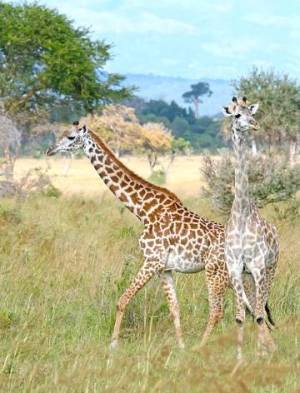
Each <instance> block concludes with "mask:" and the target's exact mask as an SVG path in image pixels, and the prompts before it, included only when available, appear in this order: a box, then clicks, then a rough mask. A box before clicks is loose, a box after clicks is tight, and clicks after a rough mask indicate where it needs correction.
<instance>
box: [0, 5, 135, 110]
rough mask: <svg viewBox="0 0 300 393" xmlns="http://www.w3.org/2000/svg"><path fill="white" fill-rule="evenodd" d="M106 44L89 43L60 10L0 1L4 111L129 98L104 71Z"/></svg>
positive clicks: (0, 93) (115, 78) (79, 106)
mask: <svg viewBox="0 0 300 393" xmlns="http://www.w3.org/2000/svg"><path fill="white" fill-rule="evenodd" d="M109 58H110V45H109V44H107V43H105V42H103V41H92V40H91V38H90V32H89V30H88V29H86V28H75V27H74V26H73V23H72V21H71V20H69V19H68V18H67V17H66V16H64V15H61V14H59V13H58V11H56V10H53V9H48V8H46V7H45V6H42V5H38V4H36V3H34V4H26V3H25V4H22V5H13V4H7V3H3V2H0V97H1V99H2V101H4V102H5V107H6V109H7V110H8V111H10V112H14V113H19V112H20V111H21V112H28V113H30V112H37V111H41V110H42V109H46V110H47V111H49V109H50V108H52V107H53V106H55V105H56V106H58V105H60V104H61V103H64V104H66V103H67V105H68V107H69V108H70V107H73V109H74V108H76V109H77V110H82V111H84V110H92V109H94V108H95V107H97V106H99V104H102V103H107V102H110V101H113V100H116V99H123V98H125V97H127V96H128V94H129V90H128V89H126V88H123V87H121V86H120V82H121V81H122V79H123V78H122V77H121V76H120V75H118V74H108V73H106V72H104V66H105V64H106V62H107V61H108V60H109Z"/></svg>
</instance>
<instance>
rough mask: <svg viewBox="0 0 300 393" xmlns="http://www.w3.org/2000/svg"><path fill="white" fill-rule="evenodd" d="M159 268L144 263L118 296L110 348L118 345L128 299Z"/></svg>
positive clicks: (152, 264) (159, 267)
mask: <svg viewBox="0 0 300 393" xmlns="http://www.w3.org/2000/svg"><path fill="white" fill-rule="evenodd" d="M160 270H161V266H160V265H159V264H158V263H145V264H144V265H143V266H142V268H141V269H140V271H139V272H138V274H137V275H136V277H135V278H134V280H133V282H132V283H131V285H130V286H129V287H128V288H127V289H126V291H125V292H124V293H123V295H122V296H121V297H120V299H119V301H118V303H117V314H116V322H115V326H114V331H113V334H112V339H111V344H110V348H111V349H114V348H116V347H117V345H118V339H119V334H120V328H121V323H122V319H123V316H124V312H125V309H126V306H127V305H128V303H129V302H130V300H131V299H132V298H133V297H134V296H135V294H136V293H137V292H138V291H139V290H140V289H141V288H143V287H144V285H145V284H146V283H147V282H148V281H149V280H150V279H151V278H152V277H153V276H154V275H155V274H156V273H158V272H159V271H160Z"/></svg>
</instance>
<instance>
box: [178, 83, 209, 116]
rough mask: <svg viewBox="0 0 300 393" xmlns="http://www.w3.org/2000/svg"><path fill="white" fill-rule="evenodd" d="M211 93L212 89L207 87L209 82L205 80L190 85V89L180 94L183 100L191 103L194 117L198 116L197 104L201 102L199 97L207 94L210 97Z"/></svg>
mask: <svg viewBox="0 0 300 393" xmlns="http://www.w3.org/2000/svg"><path fill="white" fill-rule="evenodd" d="M211 95H212V91H211V90H210V88H209V84H208V83H207V82H198V83H196V84H194V85H191V90H189V91H187V92H185V93H184V94H182V98H183V99H184V101H185V102H187V103H189V104H190V103H191V104H193V105H194V108H195V117H196V118H197V119H198V118H199V105H200V104H201V103H202V102H203V101H202V100H201V99H200V97H202V96H207V97H210V96H211Z"/></svg>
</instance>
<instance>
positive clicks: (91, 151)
mask: <svg viewBox="0 0 300 393" xmlns="http://www.w3.org/2000/svg"><path fill="white" fill-rule="evenodd" d="M81 148H83V150H84V152H85V154H86V155H87V157H88V158H89V159H90V161H91V163H92V165H93V166H94V168H95V170H96V171H97V173H98V174H99V176H100V177H101V178H102V179H103V181H104V183H105V184H106V185H107V186H108V188H109V189H110V190H111V191H112V192H113V194H114V195H115V196H116V197H117V198H118V199H119V200H121V201H122V202H123V203H124V204H125V205H126V207H127V208H128V209H129V210H130V211H131V212H132V213H134V214H135V215H136V216H137V218H138V219H139V220H141V222H142V223H143V224H144V231H143V234H142V235H141V237H140V239H139V245H140V249H141V251H142V253H143V255H144V263H143V265H142V267H141V269H140V270H139V272H138V274H137V275H136V277H135V278H134V280H133V282H132V283H131V285H130V286H129V288H128V289H127V290H126V291H125V292H124V293H123V295H122V296H121V297H120V299H119V301H118V304H117V315H116V322H115V326H114V331H113V335H112V342H111V347H112V348H114V347H116V346H117V343H118V338H119V332H120V326H121V322H122V318H123V315H124V311H125V308H126V306H127V305H128V303H129V302H130V300H131V299H132V298H133V297H134V296H135V294H136V293H137V292H138V291H139V290H140V289H141V288H142V287H143V286H144V285H145V284H146V283H147V282H148V281H149V280H150V279H151V278H152V277H154V276H155V275H159V276H160V280H161V285H162V288H163V290H164V292H165V294H166V297H167V300H168V304H169V308H170V312H171V315H172V317H173V320H174V325H175V331H176V339H177V343H178V345H179V346H180V347H183V346H184V344H183V339H182V332H181V327H180V316H179V305H178V302H177V296H176V291H175V287H174V283H173V278H172V271H177V272H181V273H195V272H199V271H201V270H205V272H206V282H207V287H208V300H209V319H208V323H207V326H206V330H205V333H204V335H203V338H202V341H201V345H204V344H205V343H206V341H207V339H208V337H209V335H210V333H211V331H212V330H213V328H214V326H215V325H216V324H217V323H218V321H219V320H220V319H222V317H223V308H224V295H225V291H226V289H227V287H228V285H229V279H228V272H227V269H226V265H225V259H224V227H223V225H221V224H217V223H215V222H212V221H209V220H207V219H204V218H201V217H199V216H198V215H197V214H195V213H193V212H191V211H189V210H188V209H186V208H185V207H184V206H183V204H182V202H181V201H180V200H179V199H178V198H177V196H176V195H174V194H173V193H171V192H170V191H168V190H166V189H165V188H162V187H158V186H156V185H154V184H151V183H149V182H147V181H145V180H143V179H142V178H141V177H139V176H138V175H136V174H135V173H133V172H132V171H131V170H130V169H128V168H127V167H126V166H125V165H124V164H123V163H122V162H121V161H120V160H119V159H118V158H117V157H116V156H115V155H114V154H113V153H112V152H111V150H110V149H109V148H108V147H107V146H106V144H105V143H104V142H103V141H102V140H101V139H100V138H99V137H98V136H97V135H96V134H95V133H93V132H92V131H91V130H88V129H87V128H86V126H83V127H79V125H78V122H75V123H74V127H73V129H71V130H70V131H69V132H67V133H65V134H64V135H63V137H62V138H61V140H60V141H59V142H58V143H57V144H56V145H55V146H54V147H52V148H50V149H49V150H48V152H47V154H48V155H54V154H56V153H58V152H62V151H73V150H77V149H81ZM245 288H246V290H247V289H248V287H247V286H245ZM248 292H249V293H248V296H249V297H251V298H253V293H251V292H250V291H248Z"/></svg>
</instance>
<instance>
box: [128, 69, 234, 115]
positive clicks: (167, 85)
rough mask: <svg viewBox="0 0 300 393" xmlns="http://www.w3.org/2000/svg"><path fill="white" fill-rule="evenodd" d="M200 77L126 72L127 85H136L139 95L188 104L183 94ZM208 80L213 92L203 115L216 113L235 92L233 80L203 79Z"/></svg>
mask: <svg viewBox="0 0 300 393" xmlns="http://www.w3.org/2000/svg"><path fill="white" fill-rule="evenodd" d="M199 81H200V79H184V78H179V77H178V78H174V77H168V76H158V75H152V74H147V75H145V74H126V80H125V85H126V86H130V85H135V86H136V87H137V88H138V91H137V95H138V96H140V97H142V98H144V99H147V100H149V99H163V100H165V101H167V102H170V101H171V100H175V101H176V102H177V103H178V104H179V105H186V104H185V103H184V101H183V99H182V94H183V93H184V92H185V91H187V90H189V87H190V85H191V84H194V83H197V82H199ZM201 81H203V82H208V83H209V85H210V88H211V90H212V91H213V94H212V96H211V97H209V98H205V101H204V103H203V104H202V108H201V115H215V114H216V113H218V112H219V111H220V108H221V107H222V106H223V105H225V104H226V103H227V101H228V100H229V99H230V97H231V96H232V93H233V88H232V86H231V82H230V81H228V80H223V79H201Z"/></svg>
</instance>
